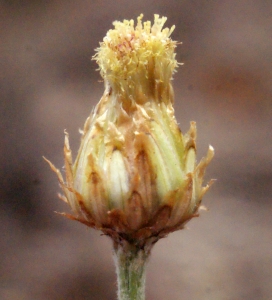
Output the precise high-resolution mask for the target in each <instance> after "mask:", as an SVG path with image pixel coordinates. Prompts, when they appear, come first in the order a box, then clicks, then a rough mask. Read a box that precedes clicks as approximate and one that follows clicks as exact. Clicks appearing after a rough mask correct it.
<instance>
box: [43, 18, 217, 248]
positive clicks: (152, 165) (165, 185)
mask: <svg viewBox="0 0 272 300" xmlns="http://www.w3.org/2000/svg"><path fill="white" fill-rule="evenodd" d="M142 17H143V16H142V15H140V16H139V17H138V21H137V24H136V26H134V21H133V20H130V21H127V20H125V21H124V22H117V21H116V22H114V23H113V24H114V29H111V30H109V31H108V33H107V35H106V37H105V38H104V40H103V42H102V43H101V44H100V47H99V48H98V49H97V53H96V55H95V56H94V57H93V59H94V60H96V62H97V63H98V65H99V69H100V73H101V76H102V77H103V79H104V82H105V92H104V94H103V96H102V98H101V100H100V101H99V103H98V104H97V106H96V107H95V109H94V110H93V112H92V113H91V115H90V116H89V117H88V119H87V120H86V122H85V126H84V130H83V136H82V140H81V145H80V148H79V151H78V154H77V157H76V160H75V162H74V163H73V162H72V154H71V150H70V146H69V139H68V134H67V133H65V145H64V156H65V172H66V178H65V179H63V177H62V175H61V173H60V171H59V170H57V169H56V168H55V167H54V166H53V165H52V164H51V163H50V162H49V164H50V166H51V168H52V169H53V170H54V171H55V172H56V173H57V175H58V178H59V182H60V185H61V188H62V190H63V192H64V196H61V198H62V199H63V200H64V201H66V202H67V203H68V204H69V205H70V207H71V208H72V210H73V212H74V215H73V216H72V215H68V214H64V215H66V216H68V217H69V218H72V219H75V220H78V221H80V222H82V223H84V224H86V225H88V226H90V227H93V228H96V229H99V230H101V231H102V232H104V233H105V234H106V235H109V236H110V237H111V238H112V239H113V240H114V242H115V244H122V243H125V242H127V243H128V244H131V245H135V246H136V247H137V248H143V247H147V245H153V244H154V243H155V242H156V241H157V240H158V239H160V238H161V237H164V236H165V235H167V234H168V233H170V232H172V231H175V230H178V229H182V228H183V227H184V225H185V224H186V223H187V222H188V221H189V220H190V219H191V218H193V217H195V216H197V214H198V209H199V207H200V204H201V200H202V197H203V195H204V194H205V192H206V191H207V190H208V188H209V186H210V183H211V182H210V183H209V184H208V185H207V186H206V187H202V183H203V176H204V173H205V168H206V166H207V165H208V164H209V162H210V160H211V159H212V157H213V154H214V151H213V148H212V147H211V146H210V147H209V150H208V153H207V156H206V157H204V158H202V160H201V161H200V163H199V164H198V165H197V164H196V144H195V139H196V124H195V122H191V126H190V129H189V131H188V132H187V133H186V134H182V133H181V131H180V129H179V127H178V124H177V121H176V119H175V116H174V109H173V100H174V93H173V88H172V84H171V80H172V75H173V73H174V72H175V70H176V68H177V66H178V63H177V61H176V59H175V52H174V50H175V48H176V45H177V43H176V42H175V41H173V40H171V38H170V35H171V33H172V32H173V30H174V26H173V27H172V28H171V29H168V28H165V29H163V25H164V23H165V21H166V18H165V17H162V18H160V17H159V16H158V15H155V20H154V25H152V26H151V23H150V22H149V21H147V22H144V23H142Z"/></svg>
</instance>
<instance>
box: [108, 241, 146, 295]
mask: <svg viewBox="0 0 272 300" xmlns="http://www.w3.org/2000/svg"><path fill="white" fill-rule="evenodd" d="M114 250H115V252H114V254H115V262H116V271H117V278H118V299H119V300H145V275H146V274H145V273H146V272H145V270H146V264H147V260H148V257H149V252H146V251H145V250H143V249H138V248H137V247H135V246H132V245H126V246H122V245H117V246H116V247H115V249H114Z"/></svg>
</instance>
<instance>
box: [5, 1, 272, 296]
mask: <svg viewBox="0 0 272 300" xmlns="http://www.w3.org/2000/svg"><path fill="white" fill-rule="evenodd" d="M140 13H144V19H145V20H147V19H153V14H154V13H158V14H160V15H165V16H167V17H168V21H167V24H166V25H167V26H171V25H172V24H175V25H176V30H175V31H174V33H173V39H175V40H177V41H182V42H183V44H182V45H180V46H179V47H178V48H177V58H178V60H179V61H180V62H183V63H184V65H183V66H181V67H180V68H179V70H178V73H177V74H176V75H175V80H174V88H175V95H176V96H175V99H176V102H175V108H176V117H177V119H178V121H179V123H180V127H181V129H182V131H183V132H185V131H187V129H188V128H189V122H190V121H191V120H195V121H196V122H197V126H198V159H200V158H201V157H202V156H203V155H204V154H205V153H206V150H207V148H208V144H211V145H213V147H214V148H215V151H216V156H215V158H214V160H213V162H212V163H211V165H210V166H209V168H208V172H207V176H206V179H207V180H208V179H210V178H216V179H217V182H216V184H215V185H214V186H213V187H212V189H211V190H210V192H209V193H208V194H207V195H206V197H205V199H204V204H205V205H206V206H207V207H208V209H209V211H208V212H203V213H202V214H201V217H200V218H197V219H194V220H193V221H191V222H190V223H189V225H188V226H189V229H188V230H183V231H179V232H176V233H173V234H171V235H170V236H169V237H168V238H166V239H163V240H161V241H159V242H158V244H157V245H156V246H155V248H154V251H153V255H152V257H151V260H150V263H149V267H148V274H147V299H149V300H163V299H169V300H179V299H183V300H191V299H194V300H197V299H202V300H208V299H209V300H218V299H220V300H221V299H222V300H234V299H235V300H236V299H239V300H240V299H247V300H253V299H254V300H256V299H258V300H262V299H263V300H268V299H272V284H271V281H272V259H271V256H272V218H271V209H272V203H271V192H272V183H271V181H272V173H271V167H272V158H271V151H272V133H271V132H272V130H271V129H272V84H271V82H272V63H271V62H272V35H271V34H272V2H271V1H269V0H259V1H254V0H248V1H246V0H238V1H236V0H229V1H223V0H222V1H213V0H210V1H205V0H198V1H195V0H181V1H173V0H168V1H165V0H158V1H146V0H145V1H142V0H138V1H124V0H115V1H104V0H103V1H96V0H77V1H70V0H48V1H44V0H32V1H31V0H28V1H27V0H17V1H16V0H6V1H5V0H1V1H0V114H1V115H0V128H1V134H0V164H1V169H0V183H1V188H0V228H1V234H0V298H1V299H3V300H48V299H50V300H60V299H64V300H72V299H73V300H83V299H84V300H92V299H99V300H101V299H116V292H115V290H116V278H115V270H114V264H113V261H112V257H111V243H110V241H109V239H108V238H107V237H105V236H100V233H99V232H95V231H94V230H90V229H88V228H85V227H84V226H83V225H81V224H77V223H76V222H72V221H69V220H66V219H64V218H62V217H60V216H58V215H56V214H54V211H69V208H68V207H66V206H65V204H63V203H61V201H59V200H58V199H57V196H56V195H57V192H58V191H59V187H58V183H57V180H56V178H55V175H54V174H53V173H52V172H51V171H50V170H49V168H48V166H47V165H46V164H45V162H44V161H43V160H42V156H43V155H44V156H46V157H47V158H49V159H50V160H51V161H53V162H54V163H55V165H56V166H58V167H59V168H61V167H62V166H63V156H62V148H63V138H64V134H63V130H64V129H66V130H67V131H68V132H69V133H70V139H71V146H72V149H73V151H74V156H75V155H76V151H77V148H78V146H79V140H80V135H79V134H78V129H79V128H82V126H83V123H84V121H85V119H86V117H87V116H88V114H89V112H90V111H91V109H92V107H93V106H94V105H95V103H96V102H97V101H98V100H99V99H100V97H101V95H102V93H103V83H101V78H100V76H99V73H98V72H97V71H95V69H96V68H97V66H96V64H95V62H94V61H91V60H90V58H91V56H92V55H93V54H94V49H95V48H96V47H97V46H98V45H99V41H101V40H102V38H103V37H104V35H105V33H106V31H107V30H108V29H109V28H111V27H112V22H113V21H114V20H116V19H117V20H123V19H125V18H126V19H131V18H133V19H136V17H137V16H138V15H139V14H140Z"/></svg>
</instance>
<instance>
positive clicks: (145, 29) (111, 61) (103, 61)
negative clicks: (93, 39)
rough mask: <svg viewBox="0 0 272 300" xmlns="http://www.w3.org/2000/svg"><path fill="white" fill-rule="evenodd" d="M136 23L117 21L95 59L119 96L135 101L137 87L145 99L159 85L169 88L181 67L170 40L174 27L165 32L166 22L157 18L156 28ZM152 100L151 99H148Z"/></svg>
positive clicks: (147, 24) (155, 19) (155, 18)
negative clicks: (175, 72) (127, 96)
mask: <svg viewBox="0 0 272 300" xmlns="http://www.w3.org/2000/svg"><path fill="white" fill-rule="evenodd" d="M142 18H143V15H142V14H141V15H140V16H139V17H138V21H137V25H136V26H134V21H133V20H130V21H128V20H124V21H123V22H119V21H115V22H114V23H113V25H114V27H115V28H114V29H111V30H109V31H108V32H107V35H106V37H105V38H104V40H103V42H102V43H100V47H99V48H98V49H96V51H97V53H96V55H95V56H94V57H93V59H94V60H96V61H97V63H98V65H99V69H100V72H101V75H102V77H103V78H104V79H105V81H107V82H108V83H109V84H110V85H111V87H113V88H115V89H116V91H118V93H125V94H128V95H130V97H133V89H134V87H136V86H137V87H138V86H139V85H140V86H142V89H143V93H144V94H145V95H148V94H150V91H153V90H154V87H155V86H157V85H160V84H162V83H163V84H164V85H165V86H167V85H168V84H169V81H170V80H171V78H172V74H173V71H174V70H175V68H176V67H177V65H178V63H177V61H176V59H175V53H174V49H175V47H176V44H177V43H176V42H175V41H172V40H171V38H170V35H171V33H172V32H173V30H174V28H175V26H172V27H171V29H169V28H164V29H162V28H163V25H164V23H165V22H166V20H167V18H166V17H162V18H160V17H159V15H155V16H154V24H153V26H151V22H150V21H147V22H142ZM149 96H150V95H149Z"/></svg>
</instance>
